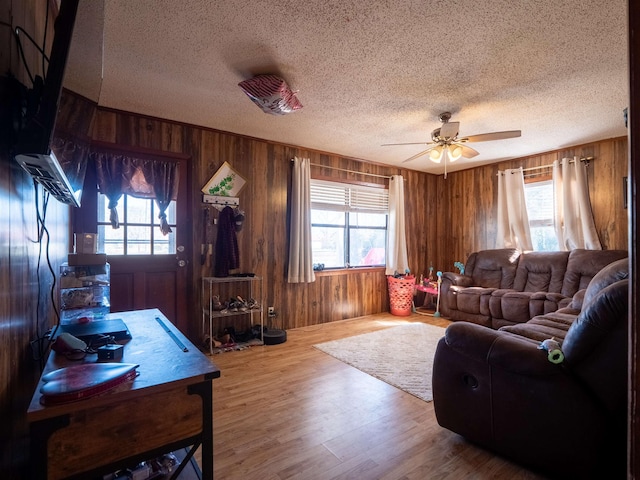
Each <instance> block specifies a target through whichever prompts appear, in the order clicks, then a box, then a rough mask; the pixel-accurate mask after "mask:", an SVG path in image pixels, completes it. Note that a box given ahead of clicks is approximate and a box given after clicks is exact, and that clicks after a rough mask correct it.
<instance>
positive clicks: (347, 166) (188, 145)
mask: <svg viewBox="0 0 640 480" xmlns="http://www.w3.org/2000/svg"><path fill="white" fill-rule="evenodd" d="M93 137H94V139H96V140H100V141H103V142H111V143H118V144H121V145H130V146H133V147H144V148H148V149H155V150H159V151H169V152H174V153H178V152H179V153H184V154H188V155H190V156H191V161H192V162H193V168H192V188H193V190H194V195H193V205H192V212H193V219H192V221H193V238H194V242H196V243H197V244H198V245H197V246H196V245H194V248H193V252H192V265H193V266H194V268H193V275H192V296H193V302H192V303H191V304H192V305H194V312H193V318H194V319H195V320H194V326H195V325H199V323H198V322H199V321H200V313H199V309H198V305H199V302H200V298H199V295H200V278H201V277H202V276H210V275H211V274H212V272H211V271H208V270H207V269H206V267H200V265H199V261H198V256H199V252H200V250H199V244H200V238H201V234H202V228H203V225H202V215H201V214H200V212H201V211H202V208H203V204H202V203H201V195H200V193H199V190H200V188H202V186H204V185H205V184H206V182H207V181H208V180H209V179H210V178H211V176H212V175H213V174H214V173H215V172H216V170H217V169H218V168H219V167H220V166H221V165H222V164H223V163H224V162H225V161H227V162H229V164H230V165H231V166H232V167H233V168H234V169H235V170H236V171H237V172H238V173H239V174H240V175H241V176H242V177H243V178H245V179H246V180H247V184H246V185H245V187H244V188H243V190H242V191H241V192H240V195H239V197H240V206H241V209H242V210H244V211H245V215H246V220H245V223H244V226H243V229H242V231H241V232H240V233H238V235H237V236H238V243H239V249H240V271H243V272H254V273H256V274H257V275H260V276H262V277H263V278H264V287H265V303H266V304H267V305H271V306H273V307H275V309H276V311H277V312H278V317H277V318H276V319H275V321H274V322H273V326H279V327H281V328H294V327H301V326H307V325H316V324H320V323H326V322H331V321H335V320H341V319H346V318H352V317H357V316H361V315H367V314H370V313H376V312H379V311H384V310H387V309H388V299H387V286H386V276H385V273H384V270H383V269H381V268H377V269H367V270H356V269H350V270H347V271H341V272H322V273H319V274H318V275H317V280H316V282H314V283H311V284H289V283H287V281H286V269H287V256H288V248H289V247H288V245H289V244H288V233H287V232H288V222H289V207H288V203H287V196H288V191H289V188H290V181H291V179H290V177H291V159H293V157H295V156H299V157H306V158H310V159H311V161H312V163H316V164H319V165H323V166H326V167H327V168H317V167H316V168H314V175H316V174H318V175H321V176H323V177H324V178H334V179H342V180H345V181H356V182H365V183H380V182H381V181H382V182H385V181H386V180H384V179H379V178H376V177H371V176H367V175H363V174H366V173H372V174H376V175H394V174H401V175H403V177H404V178H405V193H406V196H407V221H406V223H407V232H408V238H409V244H408V254H409V264H410V266H411V267H412V269H413V270H415V271H418V272H421V271H422V270H423V269H424V268H425V265H427V262H428V260H429V256H428V254H427V253H428V252H427V249H426V243H425V241H424V239H425V236H426V232H428V231H429V230H431V229H433V228H435V225H436V209H435V201H436V183H437V177H436V176H434V175H428V174H425V173H421V172H415V171H411V170H406V169H399V168H392V167H388V166H381V165H374V164H371V163H365V162H362V161H359V160H355V159H350V158H343V157H340V156H337V155H332V154H329V153H324V152H318V151H312V150H306V149H304V148H298V147H293V146H288V145H281V144H276V143H272V142H266V141H263V140H258V139H254V138H249V137H244V136H240V135H234V134H231V133H225V132H219V131H214V130H210V129H205V128H198V127H194V126H190V125H183V124H180V123H176V122H169V121H163V120H159V119H154V118H147V117H142V116H138V115H131V114H127V113H124V112H116V111H111V110H106V109H99V111H98V113H97V115H96V118H95V120H94V131H93ZM329 167H336V168H339V169H343V170H353V171H357V172H362V173H363V174H353V173H347V172H344V171H341V170H337V169H334V168H329ZM214 239H215V234H214ZM196 247H197V248H196ZM196 330H197V329H195V330H194V329H191V333H194V332H195V331H196Z"/></svg>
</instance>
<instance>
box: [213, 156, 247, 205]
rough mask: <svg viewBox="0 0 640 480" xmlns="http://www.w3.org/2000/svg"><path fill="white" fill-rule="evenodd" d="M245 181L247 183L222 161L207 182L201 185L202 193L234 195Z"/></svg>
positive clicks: (224, 195)
mask: <svg viewBox="0 0 640 480" xmlns="http://www.w3.org/2000/svg"><path fill="white" fill-rule="evenodd" d="M245 183H247V182H246V180H245V179H244V178H242V177H241V176H240V174H238V172H236V171H235V170H234V169H233V168H231V165H229V164H228V163H227V162H224V163H223V164H222V166H221V167H220V168H219V169H218V171H217V172H216V173H215V174H214V175H213V177H211V179H210V180H209V181H208V182H207V184H206V185H205V186H204V187H202V193H204V194H206V195H216V196H219V197H236V196H238V193H240V190H242V187H244V184H245Z"/></svg>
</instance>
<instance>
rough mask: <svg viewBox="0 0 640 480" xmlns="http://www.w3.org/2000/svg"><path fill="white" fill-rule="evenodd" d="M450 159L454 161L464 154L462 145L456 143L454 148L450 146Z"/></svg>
mask: <svg viewBox="0 0 640 480" xmlns="http://www.w3.org/2000/svg"><path fill="white" fill-rule="evenodd" d="M448 150H449V159H450V160H451V161H452V162H455V161H456V160H458V159H459V158H460V157H461V156H462V147H461V146H460V145H455V146H454V147H453V148H451V147H449V149H448Z"/></svg>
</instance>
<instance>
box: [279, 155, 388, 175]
mask: <svg viewBox="0 0 640 480" xmlns="http://www.w3.org/2000/svg"><path fill="white" fill-rule="evenodd" d="M291 161H292V162H293V159H292V160H291ZM310 165H312V166H314V167H320V168H329V169H331V170H339V171H341V172H347V173H355V174H356V175H367V176H369V177H378V178H386V179H387V180H389V179H391V176H390V175H378V174H377V173H365V172H357V171H355V170H347V169H346V168H340V167H332V166H330V165H321V164H319V163H310Z"/></svg>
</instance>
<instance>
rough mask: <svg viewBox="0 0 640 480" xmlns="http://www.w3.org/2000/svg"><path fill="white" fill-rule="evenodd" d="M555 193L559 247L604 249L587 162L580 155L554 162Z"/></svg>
mask: <svg viewBox="0 0 640 480" xmlns="http://www.w3.org/2000/svg"><path fill="white" fill-rule="evenodd" d="M553 195H554V199H555V219H554V220H555V228H556V236H557V237H558V244H559V245H560V248H562V249H564V250H573V249H575V248H587V249H590V250H602V245H601V244H600V239H599V238H598V232H597V231H596V226H595V223H594V221H593V212H592V210H591V200H590V199H589V185H588V182H587V166H586V165H585V164H584V163H582V162H581V161H580V158H579V157H574V158H573V159H570V158H563V159H562V161H560V162H558V161H557V160H556V161H554V162H553Z"/></svg>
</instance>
